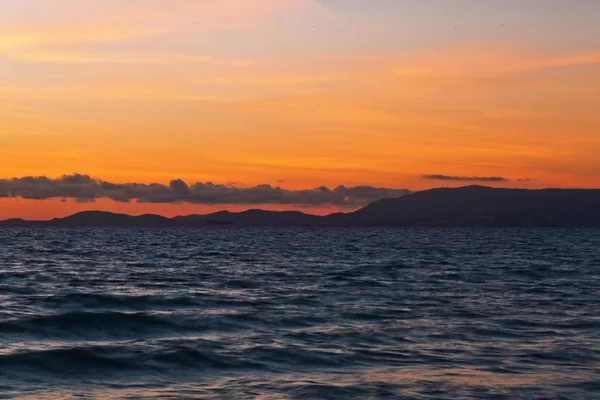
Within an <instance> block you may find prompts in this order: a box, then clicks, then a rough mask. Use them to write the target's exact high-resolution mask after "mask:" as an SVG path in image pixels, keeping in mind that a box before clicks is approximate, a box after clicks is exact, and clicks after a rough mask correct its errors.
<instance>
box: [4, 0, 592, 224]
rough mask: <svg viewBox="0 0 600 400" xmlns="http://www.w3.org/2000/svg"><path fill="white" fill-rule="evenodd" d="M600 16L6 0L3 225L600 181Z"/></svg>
mask: <svg viewBox="0 0 600 400" xmlns="http://www.w3.org/2000/svg"><path fill="white" fill-rule="evenodd" d="M598 15H600V2H599V1H597V0H578V1H577V2H573V1H569V0H520V1H516V0H514V1H513V0H453V1H448V0H221V1H214V0H78V1H72V0H0V219H4V218H12V217H21V218H31V219H33V218H35V219H46V218H51V217H56V216H64V215H68V214H70V213H73V212H76V211H82V210H86V209H104V210H109V211H117V212H126V213H130V214H141V213H147V212H153V213H159V214H163V215H167V216H173V215H180V214H190V213H205V212H211V211H215V210H219V209H229V210H232V211H240V210H244V209H248V208H256V207H261V208H269V209H277V210H279V209H299V210H302V211H308V212H312V213H317V214H326V213H329V212H333V211H340V210H342V211H343V210H350V209H354V208H356V207H359V206H360V205H363V204H365V203H367V202H369V201H372V200H373V199H376V198H378V197H380V196H388V195H390V194H401V193H403V191H404V190H412V191H414V190H423V189H428V188H433V187H439V186H464V185H469V184H485V185H489V186H496V187H518V188H544V187H563V188H571V187H585V188H588V187H600V157H599V156H598V155H599V154H600V113H599V112H598V104H600V24H598V23H597V22H598V20H597V18H598ZM152 184H154V185H152ZM114 188H119V189H118V190H117V189H114ZM132 188H135V190H134V189H132ZM336 188H338V189H336ZM125 192H126V193H125ZM157 193H158V194H157Z"/></svg>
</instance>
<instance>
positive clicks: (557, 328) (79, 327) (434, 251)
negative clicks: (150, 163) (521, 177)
mask: <svg viewBox="0 0 600 400" xmlns="http://www.w3.org/2000/svg"><path fill="white" fill-rule="evenodd" d="M0 241H1V243H2V244H3V246H2V247H1V248H0V332H1V335H0V398H1V397H3V396H6V397H8V398H11V397H16V398H30V399H46V398H47V399H63V398H72V397H76V396H79V397H83V398H86V397H87V398H106V399H110V398H157V397H161V398H186V397H188V398H203V399H204V398H209V399H210V398H214V399H217V398H233V399H244V398H249V399H255V398H259V399H288V398H292V399H295V398H298V399H320V398H325V399H329V398H330V399H345V398H390V399H395V398H413V399H429V398H432V399H468V398H472V399H480V398H506V399H513V398H527V399H547V398H552V399H554V398H561V396H562V398H569V399H593V398H599V397H598V396H599V393H600V380H599V379H598V376H599V373H600V297H599V296H598V293H600V253H599V252H598V250H597V249H598V248H600V231H597V230H552V229H541V230H510V229H497V230H485V229H456V230H453V229H389V230H388V229H379V230H378V229H331V230H328V229H239V230H237V229H212V230H211V229H197V230H185V229H184V230H175V229H172V230H153V229H147V230H135V229H131V230H128V229H114V230H110V229H108V230H104V229H90V230H85V229H83V230H59V229H10V230H3V231H0Z"/></svg>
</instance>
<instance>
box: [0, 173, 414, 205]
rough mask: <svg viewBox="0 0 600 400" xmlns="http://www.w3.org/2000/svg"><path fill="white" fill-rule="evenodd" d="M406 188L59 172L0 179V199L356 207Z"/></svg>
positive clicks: (400, 193) (404, 191)
mask: <svg viewBox="0 0 600 400" xmlns="http://www.w3.org/2000/svg"><path fill="white" fill-rule="evenodd" d="M409 193H410V191H409V190H406V189H388V188H376V187H371V186H357V187H345V186H338V187H336V188H335V189H328V188H326V187H324V186H321V187H318V188H315V189H308V190H287V189H282V188H280V187H273V186H271V185H259V186H255V187H251V188H239V187H232V186H225V185H218V184H213V183H210V182H209V183H200V182H199V183H194V184H192V185H188V184H187V183H186V182H184V181H182V180H180V179H177V180H173V181H171V183H170V184H169V185H163V184H159V183H152V184H142V183H125V184H121V183H111V182H106V181H102V180H98V179H93V178H91V177H90V176H88V175H79V174H75V175H64V176H62V177H60V178H58V179H52V178H48V177H45V176H39V177H22V178H12V179H0V198H7V197H20V198H24V199H37V200H44V199H53V198H60V199H74V200H76V201H80V202H90V201H94V200H96V199H111V200H114V201H118V202H130V201H138V202H141V203H193V204H209V205H216V204H242V205H258V204H288V205H295V206H302V207H322V206H338V207H344V208H356V207H361V206H364V205H367V204H369V203H371V202H373V201H376V200H379V199H382V198H388V197H400V196H403V195H406V194H409Z"/></svg>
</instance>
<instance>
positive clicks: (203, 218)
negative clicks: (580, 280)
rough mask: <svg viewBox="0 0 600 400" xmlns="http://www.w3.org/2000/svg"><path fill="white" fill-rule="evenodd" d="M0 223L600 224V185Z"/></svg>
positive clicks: (446, 192)
mask: <svg viewBox="0 0 600 400" xmlns="http://www.w3.org/2000/svg"><path fill="white" fill-rule="evenodd" d="M0 226H5V227H6V226H56V227H94V226H98V227H117V226H122V227H200V226H447V227H462V226H498V227H508V226H515V227H536V226H539V227H545V226H548V227H550V226H556V227H600V190H599V189H543V190H525V189H495V188H489V187H484V186H467V187H462V188H439V189H431V190H426V191H422V192H416V193H413V194H411V195H406V196H403V197H399V198H395V199H383V200H379V201H376V202H374V203H372V204H370V205H368V206H366V207H364V208H362V209H360V210H358V211H355V212H351V213H347V214H343V213H337V214H332V215H328V216H323V217H321V216H315V215H309V214H305V213H302V212H298V211H284V212H277V211H264V210H248V211H244V212H241V213H232V212H228V211H220V212H217V213H213V214H208V215H189V216H180V217H175V218H165V217H162V216H159V215H151V214H146V215H140V216H130V215H124V214H113V213H109V212H102V211H87V212H82V213H78V214H74V215H71V216H69V217H66V218H55V219H53V220H51V221H24V220H20V219H12V220H7V221H3V222H0Z"/></svg>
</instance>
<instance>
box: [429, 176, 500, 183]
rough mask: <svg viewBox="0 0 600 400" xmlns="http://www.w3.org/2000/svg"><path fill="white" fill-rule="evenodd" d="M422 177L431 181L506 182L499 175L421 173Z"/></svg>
mask: <svg viewBox="0 0 600 400" xmlns="http://www.w3.org/2000/svg"><path fill="white" fill-rule="evenodd" d="M423 178H424V179H428V180H432V181H457V182H508V179H507V178H503V177H501V176H452V175H437V174H434V175H423Z"/></svg>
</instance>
